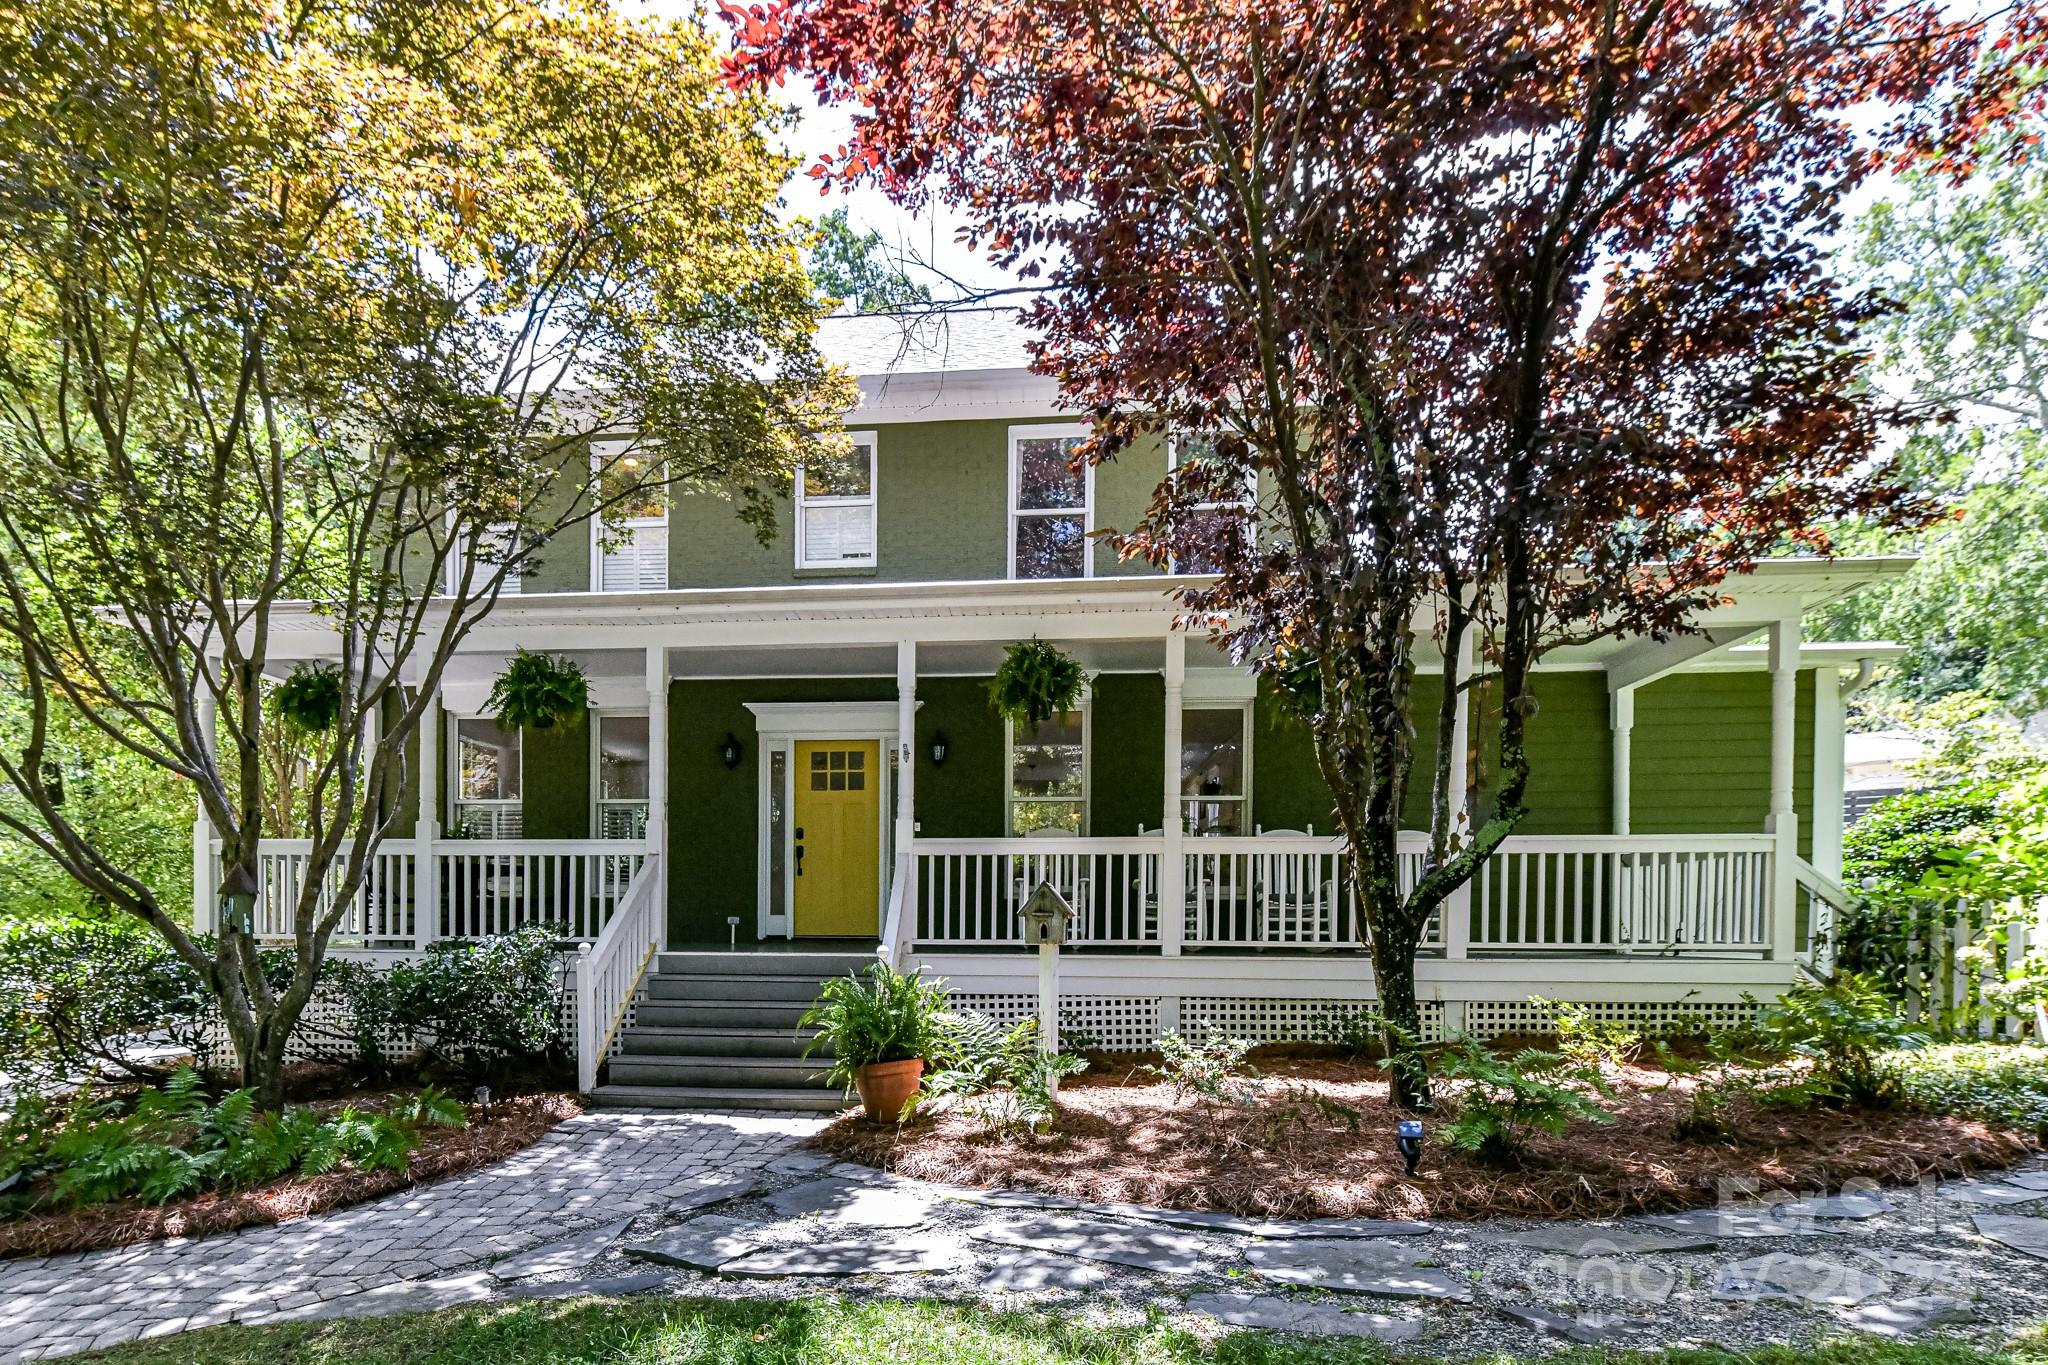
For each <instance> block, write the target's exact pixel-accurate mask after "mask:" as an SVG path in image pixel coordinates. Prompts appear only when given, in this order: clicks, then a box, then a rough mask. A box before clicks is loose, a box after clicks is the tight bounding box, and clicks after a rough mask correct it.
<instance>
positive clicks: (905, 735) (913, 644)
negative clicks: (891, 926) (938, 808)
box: [884, 640, 917, 951]
mask: <svg viewBox="0 0 2048 1365" xmlns="http://www.w3.org/2000/svg"><path fill="white" fill-rule="evenodd" d="M896 754H897V758H896V867H895V870H894V880H895V881H897V882H901V883H902V884H903V887H904V890H905V891H906V892H908V891H909V890H911V889H912V888H911V885H910V880H909V879H910V877H911V876H912V874H913V871H914V869H915V868H916V866H917V864H916V863H915V862H914V861H912V858H911V848H910V844H911V841H912V840H913V839H915V838H916V837H917V641H915V640H898V641H897V642H896ZM890 890H891V894H892V895H893V894H894V890H895V888H894V886H893V885H892V886H891V888H890ZM896 932H897V933H898V934H899V935H904V936H906V937H907V936H908V934H909V932H910V931H909V929H908V927H907V926H903V925H898V926H897V927H896ZM884 946H886V947H889V948H890V949H891V950H892V951H893V949H894V947H895V945H894V944H887V945H884Z"/></svg>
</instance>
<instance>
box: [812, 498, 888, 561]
mask: <svg viewBox="0 0 2048 1365" xmlns="http://www.w3.org/2000/svg"><path fill="white" fill-rule="evenodd" d="M874 557H875V506H874V504H873V503H872V502H870V503H865V504H861V503H826V504H825V505H823V506H818V505H815V504H814V505H811V506H807V507H805V508H804V563H806V564H829V563H831V562H833V561H835V560H848V559H852V560H862V561H866V560H871V559H873V558H874Z"/></svg>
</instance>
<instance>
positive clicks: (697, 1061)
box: [611, 1052, 831, 1090]
mask: <svg viewBox="0 0 2048 1365" xmlns="http://www.w3.org/2000/svg"><path fill="white" fill-rule="evenodd" d="M830 1065H831V1063H829V1062H819V1061H818V1060H816V1059H815V1058H808V1057H704V1056H694V1057H692V1056H664V1055H648V1054H644V1053H634V1052H626V1053H621V1054H620V1055H618V1056H616V1057H613V1058H612V1059H611V1079H612V1082H613V1084H615V1085H684V1086H695V1085H704V1086H713V1087H724V1088H734V1087H736V1088H740V1089H750V1090H765V1089H783V1088H787V1089H791V1090H817V1089H827V1088H829V1087H827V1086H826V1083H825V1082H824V1081H823V1080H822V1079H818V1077H819V1073H821V1072H822V1071H824V1070H825V1069H826V1068H827V1067H829V1066H830Z"/></svg>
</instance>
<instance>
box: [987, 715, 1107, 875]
mask: <svg viewBox="0 0 2048 1365" xmlns="http://www.w3.org/2000/svg"><path fill="white" fill-rule="evenodd" d="M1093 691H1094V689H1093V688H1092V687H1091V688H1090V689H1089V690H1088V691H1086V692H1083V693H1082V694H1081V700H1080V701H1078V702H1076V703H1075V709H1077V710H1078V711H1080V713H1081V795H1080V796H1079V798H1075V797H1072V796H1019V795H1017V786H1016V783H1017V722H1015V721H1013V720H1011V719H1009V718H1008V717H1005V718H1004V720H1003V837H1005V838H1015V837H1016V830H1015V828H1014V827H1013V824H1012V818H1011V817H1012V816H1013V815H1014V814H1015V812H1016V809H1017V803H1018V802H1019V801H1025V802H1029V803H1031V804H1033V805H1040V806H1063V805H1067V804H1070V803H1072V802H1073V801H1075V800H1076V799H1078V800H1079V801H1080V803H1081V832H1080V834H1079V835H1078V836H1076V837H1078V838H1083V839H1085V838H1087V837H1088V827H1089V824H1090V822H1091V820H1092V818H1093V816H1094V810H1095V802H1094V799H1093V798H1094V795H1095V782H1094V769H1095V743H1094V741H1095V698H1094V695H1093Z"/></svg>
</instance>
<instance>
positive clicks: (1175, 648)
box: [1159, 630, 1188, 957]
mask: <svg viewBox="0 0 2048 1365" xmlns="http://www.w3.org/2000/svg"><path fill="white" fill-rule="evenodd" d="M1187 670H1188V637H1187V636H1185V635H1183V634H1182V633H1181V632H1180V631H1178V630H1169V631H1168V632H1167V635H1166V664H1165V676H1166V762H1165V765H1164V767H1165V782H1164V784H1163V788H1162V795H1163V798H1164V805H1162V806H1161V808H1160V826H1159V832H1160V835H1161V838H1162V839H1163V843H1162V844H1161V846H1160V849H1159V951H1160V952H1161V953H1162V954H1164V955H1165V956H1167V957H1179V956H1180V948H1181V939H1182V938H1183V937H1184V935H1185V934H1186V932H1187V901H1188V897H1187V860H1186V855H1185V852H1184V849H1183V842H1184V836H1185V834H1186V831H1187V821H1186V819H1185V818H1184V816H1183V815H1182V812H1181V804H1180V725H1181V692H1182V689H1183V688H1184V687H1185V685H1186V683H1187Z"/></svg>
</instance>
